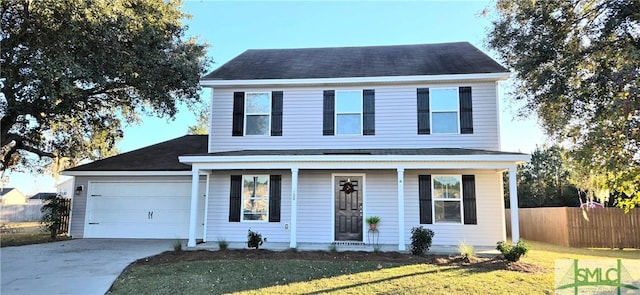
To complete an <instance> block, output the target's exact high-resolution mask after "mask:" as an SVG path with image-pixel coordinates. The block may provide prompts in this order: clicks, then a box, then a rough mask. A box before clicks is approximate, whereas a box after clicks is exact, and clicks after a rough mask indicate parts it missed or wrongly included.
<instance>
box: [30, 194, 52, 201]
mask: <svg viewBox="0 0 640 295" xmlns="http://www.w3.org/2000/svg"><path fill="white" fill-rule="evenodd" d="M56 195H57V194H56V193H37V194H35V195H33V196H32V197H31V198H29V199H30V200H46V199H47V198H49V197H55V196H56Z"/></svg>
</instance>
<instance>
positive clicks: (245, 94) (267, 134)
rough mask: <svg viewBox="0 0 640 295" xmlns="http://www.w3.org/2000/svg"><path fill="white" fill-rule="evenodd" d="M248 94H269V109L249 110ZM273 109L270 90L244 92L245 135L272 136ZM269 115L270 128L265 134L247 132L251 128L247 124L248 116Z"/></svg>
mask: <svg viewBox="0 0 640 295" xmlns="http://www.w3.org/2000/svg"><path fill="white" fill-rule="evenodd" d="M248 94H267V96H268V97H269V111H268V112H266V113H249V112H248V111H247V107H248V105H249V104H248V103H247V95H248ZM272 110H273V101H272V98H271V92H270V91H254V92H245V93H244V118H243V124H244V125H243V126H244V128H243V129H244V130H243V136H271V113H272ZM264 115H267V116H268V117H269V119H268V120H267V121H268V122H269V125H268V128H267V132H266V133H265V134H247V130H248V129H249V128H247V127H248V125H247V117H248V116H264Z"/></svg>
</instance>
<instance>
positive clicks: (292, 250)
mask: <svg viewBox="0 0 640 295" xmlns="http://www.w3.org/2000/svg"><path fill="white" fill-rule="evenodd" d="M289 251H291V252H293V253H298V248H289Z"/></svg>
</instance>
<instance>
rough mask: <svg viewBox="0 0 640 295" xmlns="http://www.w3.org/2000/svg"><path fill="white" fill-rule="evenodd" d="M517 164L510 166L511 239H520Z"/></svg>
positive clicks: (514, 240) (515, 240)
mask: <svg viewBox="0 0 640 295" xmlns="http://www.w3.org/2000/svg"><path fill="white" fill-rule="evenodd" d="M517 173H518V168H517V167H516V165H512V166H509V205H510V206H509V208H511V210H510V211H511V240H512V241H513V243H514V244H515V243H517V242H518V240H520V220H518V183H517V175H518V174H517Z"/></svg>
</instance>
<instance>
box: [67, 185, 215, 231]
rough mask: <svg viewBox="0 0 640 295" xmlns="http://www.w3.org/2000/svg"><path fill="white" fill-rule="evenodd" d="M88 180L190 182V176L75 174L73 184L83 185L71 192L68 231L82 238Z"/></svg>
mask: <svg viewBox="0 0 640 295" xmlns="http://www.w3.org/2000/svg"><path fill="white" fill-rule="evenodd" d="M204 179H205V178H204V177H202V176H201V177H200V181H204ZM90 181H92V182H93V181H112V182H118V181H123V182H129V181H131V182H133V181H136V182H137V181H140V182H142V181H148V182H173V181H187V182H191V176H190V175H189V176H127V177H123V176H76V177H75V186H76V187H77V186H81V185H82V186H83V187H84V189H83V190H82V192H81V193H80V194H78V195H76V194H75V192H71V193H72V194H74V195H73V201H72V202H73V203H72V205H71V209H72V212H71V224H70V229H69V233H70V235H71V236H72V237H74V238H82V237H83V236H84V225H85V217H86V212H87V191H88V188H89V182H90Z"/></svg>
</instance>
